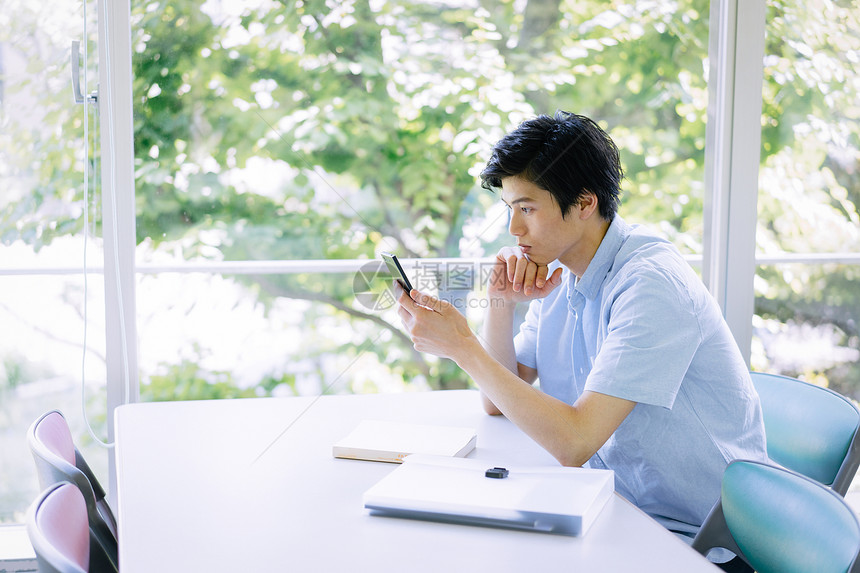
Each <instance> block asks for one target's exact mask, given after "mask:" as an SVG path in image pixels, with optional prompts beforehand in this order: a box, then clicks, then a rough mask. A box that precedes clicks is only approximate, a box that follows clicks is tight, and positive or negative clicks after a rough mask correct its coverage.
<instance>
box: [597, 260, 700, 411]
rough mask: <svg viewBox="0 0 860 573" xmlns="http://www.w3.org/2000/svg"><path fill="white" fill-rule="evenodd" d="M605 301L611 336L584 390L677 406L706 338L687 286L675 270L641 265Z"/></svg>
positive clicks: (608, 328) (623, 279)
mask: <svg viewBox="0 0 860 573" xmlns="http://www.w3.org/2000/svg"><path fill="white" fill-rule="evenodd" d="M605 301H606V303H605V305H606V306H605V307H604V308H602V309H601V312H602V313H604V314H605V313H608V315H609V316H608V321H607V322H605V323H606V324H608V327H607V335H606V337H605V339H604V340H603V343H602V346H601V348H600V349H599V351H598V352H597V356H596V359H595V361H594V364H593V366H592V369H591V373H590V374H589V376H588V379H587V381H586V384H585V389H586V390H592V391H595V392H600V393H602V394H608V395H610V396H616V397H618V398H624V399H626V400H632V401H634V402H641V403H645V404H652V405H655V406H662V407H665V408H672V405H673V404H674V402H675V397H676V395H677V393H678V390H679V388H680V386H681V382H682V381H683V379H684V376H685V375H686V373H687V370H688V368H689V366H690V363H691V362H692V360H693V356H694V354H695V353H696V349H697V348H698V347H699V345H700V344H701V340H702V334H701V329H700V325H699V321H698V319H697V317H696V313H695V304H694V302H693V300H692V298H691V297H690V295H689V292H688V290H687V288H686V287H685V286H684V284H683V282H682V281H681V280H679V279H678V278H676V277H674V276H672V275H671V274H670V273H667V272H664V271H663V270H661V269H657V268H654V267H651V266H639V267H638V268H637V269H636V270H635V271H633V272H632V273H631V274H629V275H627V276H626V277H623V278H622V277H619V280H618V281H617V282H616V283H615V285H613V287H612V290H611V293H610V296H609V297H607V298H606V299H605Z"/></svg>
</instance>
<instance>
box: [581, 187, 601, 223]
mask: <svg viewBox="0 0 860 573" xmlns="http://www.w3.org/2000/svg"><path fill="white" fill-rule="evenodd" d="M597 203H598V202H597V195H595V194H594V193H593V192H591V191H585V192H584V193H583V194H582V195H581V196H580V197H579V218H580V219H588V218H590V217H591V216H592V215H594V214H595V213H598V214H599V213H600V209H599V208H598V204H597Z"/></svg>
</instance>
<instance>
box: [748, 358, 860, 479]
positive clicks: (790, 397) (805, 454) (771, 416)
mask: <svg viewBox="0 0 860 573" xmlns="http://www.w3.org/2000/svg"><path fill="white" fill-rule="evenodd" d="M751 376H752V381H753V385H754V386H755V388H756V390H757V391H758V395H759V396H760V397H761V409H762V414H763V415H764V428H765V433H766V434H767V454H768V457H770V459H771V460H772V461H774V462H776V463H777V464H779V465H781V466H783V467H786V468H788V469H790V470H794V471H796V472H798V473H801V474H803V475H805V476H807V477H810V478H812V479H814V480H816V481H818V482H820V483H823V484H824V485H827V486H830V487H832V488H833V491H835V492H837V493H838V494H840V495H843V496H844V495H845V492H846V491H848V487H849V486H850V485H851V480H852V479H854V474H856V473H857V466H858V465H860V440H858V438H857V434H858V432H857V430H858V428H860V411H858V409H857V407H856V406H855V405H854V404H853V403H852V402H850V401H849V400H847V399H846V398H845V397H844V396H841V395H839V394H837V393H836V392H833V391H832V390H828V389H827V388H822V387H820V386H815V385H814V384H809V383H807V382H803V381H801V380H798V379H796V378H789V377H787V376H778V375H775V374H763V373H761V372H752V373H751Z"/></svg>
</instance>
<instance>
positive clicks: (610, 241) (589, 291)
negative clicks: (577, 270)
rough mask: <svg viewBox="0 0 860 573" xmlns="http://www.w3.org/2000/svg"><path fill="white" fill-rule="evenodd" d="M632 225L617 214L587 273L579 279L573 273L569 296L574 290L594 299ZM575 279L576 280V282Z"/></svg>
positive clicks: (589, 264)
mask: <svg viewBox="0 0 860 573" xmlns="http://www.w3.org/2000/svg"><path fill="white" fill-rule="evenodd" d="M630 230H631V227H630V225H628V224H627V223H625V222H624V219H622V218H621V217H620V216H618V215H615V217H614V218H613V219H612V223H610V224H609V228H608V229H607V230H606V235H604V236H603V240H602V241H601V242H600V246H599V247H598V248H597V252H596V253H594V257H592V259H591V262H590V263H588V267H586V269H585V273H584V274H583V275H582V277H580V278H579V279H578V280H575V276H574V275H573V273H571V276H570V282H569V283H568V285H569V286H568V298H570V297H571V296H572V295H573V291H578V292H580V293H582V295H583V296H584V297H585V298H587V299H589V300H592V299H594V298H595V297H596V296H597V293H598V292H599V291H600V287H601V285H602V284H603V280H604V279H605V278H606V275H607V273H609V271H610V270H611V269H612V264H613V263H614V262H615V256H616V255H618V251H619V250H621V245H623V244H624V241H625V240H626V239H627V236H628V235H630ZM574 281H575V282H574Z"/></svg>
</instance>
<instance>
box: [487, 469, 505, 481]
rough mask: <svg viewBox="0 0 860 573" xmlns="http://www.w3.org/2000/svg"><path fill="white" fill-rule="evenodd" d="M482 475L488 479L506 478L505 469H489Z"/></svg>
mask: <svg viewBox="0 0 860 573" xmlns="http://www.w3.org/2000/svg"><path fill="white" fill-rule="evenodd" d="M484 475H485V476H486V477H488V478H495V479H502V478H506V477H508V470H506V469H505V468H490V469H488V470H487V471H486V473H485V474H484Z"/></svg>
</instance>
